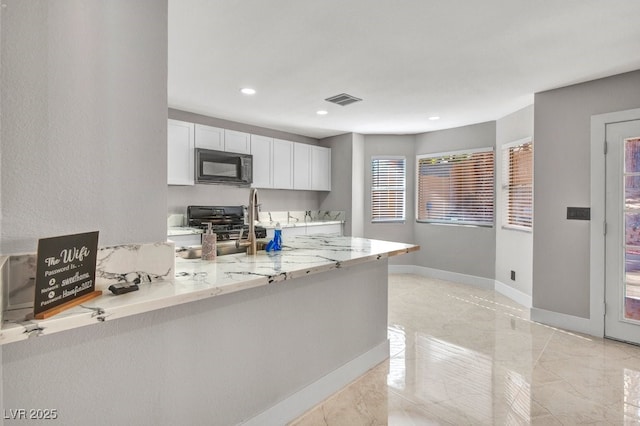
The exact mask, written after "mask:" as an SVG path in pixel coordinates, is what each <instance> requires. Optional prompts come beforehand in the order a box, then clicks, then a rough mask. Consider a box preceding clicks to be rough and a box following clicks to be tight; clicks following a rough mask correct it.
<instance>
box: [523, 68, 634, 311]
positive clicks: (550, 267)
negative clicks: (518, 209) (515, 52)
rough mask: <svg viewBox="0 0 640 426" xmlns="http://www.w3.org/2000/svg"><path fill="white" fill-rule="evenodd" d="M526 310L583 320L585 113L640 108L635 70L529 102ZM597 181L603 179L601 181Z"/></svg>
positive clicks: (586, 239)
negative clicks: (578, 215) (577, 211)
mask: <svg viewBox="0 0 640 426" xmlns="http://www.w3.org/2000/svg"><path fill="white" fill-rule="evenodd" d="M534 105H535V106H534V122H535V125H534V126H535V130H534V133H535V142H534V144H535V161H534V199H535V203H534V204H535V205H534V227H535V230H534V235H533V306H534V307H535V308H540V309H545V310H549V311H554V312H559V313H563V314H568V315H573V316H577V317H582V318H589V314H590V313H589V303H590V301H589V279H590V277H589V246H590V241H589V238H590V237H589V235H590V234H589V222H588V221H576V220H566V208H567V207H568V206H577V207H589V205H590V178H591V176H590V173H589V170H590V137H591V134H590V132H591V127H590V126H591V122H590V120H591V116H592V115H595V114H602V113H607V112H614V111H622V110H626V109H632V108H638V107H640V71H634V72H631V73H626V74H620V75H617V76H613V77H608V78H604V79H600V80H595V81H591V82H587V83H583V84H577V85H574V86H569V87H564V88H560V89H556V90H551V91H548V92H542V93H537V94H536V95H535V103H534ZM602 178H603V179H604V177H602Z"/></svg>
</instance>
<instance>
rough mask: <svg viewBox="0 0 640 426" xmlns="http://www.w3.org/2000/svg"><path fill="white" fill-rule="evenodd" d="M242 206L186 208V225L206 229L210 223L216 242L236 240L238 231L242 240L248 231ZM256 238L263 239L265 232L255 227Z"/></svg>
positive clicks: (263, 229) (238, 235)
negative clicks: (241, 232)
mask: <svg viewBox="0 0 640 426" xmlns="http://www.w3.org/2000/svg"><path fill="white" fill-rule="evenodd" d="M244 211H245V208H244V206H188V207H187V223H188V226H190V227H192V228H201V229H207V228H208V224H209V223H211V229H212V230H213V232H214V233H216V234H217V235H218V240H219V241H222V240H237V239H239V238H240V231H244V232H243V238H246V235H247V234H246V233H247V231H248V230H249V225H247V224H245V216H244ZM255 229H256V238H265V237H266V236H267V230H266V229H265V228H262V227H260V226H256V227H255Z"/></svg>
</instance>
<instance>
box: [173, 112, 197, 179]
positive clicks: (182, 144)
mask: <svg viewBox="0 0 640 426" xmlns="http://www.w3.org/2000/svg"><path fill="white" fill-rule="evenodd" d="M194 153H195V151H194V124H193V123H187V122H184V121H178V120H168V122H167V182H168V184H169V185H193V184H194V171H193V167H194V162H195V159H194Z"/></svg>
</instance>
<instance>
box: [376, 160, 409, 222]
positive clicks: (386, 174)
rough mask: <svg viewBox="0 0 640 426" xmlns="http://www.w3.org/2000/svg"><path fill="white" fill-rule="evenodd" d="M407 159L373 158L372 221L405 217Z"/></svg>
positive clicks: (399, 219) (388, 220)
mask: <svg viewBox="0 0 640 426" xmlns="http://www.w3.org/2000/svg"><path fill="white" fill-rule="evenodd" d="M406 163H407V161H406V159H405V158H404V157H388V156H387V157H372V158H371V221H372V222H394V221H396V222H397V221H404V219H405V192H406Z"/></svg>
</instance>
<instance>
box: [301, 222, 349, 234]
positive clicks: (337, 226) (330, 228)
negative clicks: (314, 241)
mask: <svg viewBox="0 0 640 426" xmlns="http://www.w3.org/2000/svg"><path fill="white" fill-rule="evenodd" d="M313 234H325V235H339V236H342V224H341V223H331V224H328V225H314V226H307V235H313Z"/></svg>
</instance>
